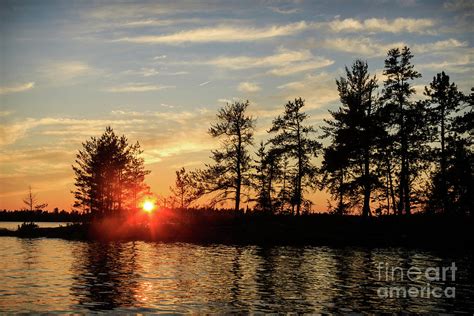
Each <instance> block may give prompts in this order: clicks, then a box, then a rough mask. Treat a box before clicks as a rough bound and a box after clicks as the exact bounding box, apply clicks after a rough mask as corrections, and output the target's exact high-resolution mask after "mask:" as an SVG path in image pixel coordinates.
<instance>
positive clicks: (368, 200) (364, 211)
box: [362, 146, 371, 217]
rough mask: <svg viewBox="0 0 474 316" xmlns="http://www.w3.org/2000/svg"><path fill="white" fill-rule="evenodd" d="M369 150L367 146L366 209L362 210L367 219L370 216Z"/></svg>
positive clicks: (365, 165) (365, 161)
mask: <svg viewBox="0 0 474 316" xmlns="http://www.w3.org/2000/svg"><path fill="white" fill-rule="evenodd" d="M369 167H370V166H369V148H368V147H367V146H366V148H365V152H364V207H363V209H362V215H363V216H364V217H367V216H369V215H371V214H370V191H371V188H370V179H369V172H370V168H369Z"/></svg>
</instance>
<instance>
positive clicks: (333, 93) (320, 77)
mask: <svg viewBox="0 0 474 316" xmlns="http://www.w3.org/2000/svg"><path fill="white" fill-rule="evenodd" d="M337 76H338V74H337V73H327V72H322V73H320V74H317V75H313V74H307V75H306V76H305V77H304V78H303V79H302V80H298V81H291V82H288V83H286V84H283V85H280V86H278V89H279V90H281V91H282V93H283V94H282V95H281V96H280V98H282V99H284V100H292V99H295V98H298V97H303V98H304V99H305V100H306V109H308V110H309V109H318V108H322V107H324V106H327V105H329V104H330V103H331V102H336V101H337V100H338V99H339V95H338V92H337V89H336V83H335V78H336V77H337Z"/></svg>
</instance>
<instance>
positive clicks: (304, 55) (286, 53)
mask: <svg viewBox="0 0 474 316" xmlns="http://www.w3.org/2000/svg"><path fill="white" fill-rule="evenodd" d="M205 63H206V64H210V65H214V66H217V67H220V68H228V69H232V70H240V69H248V68H273V69H271V70H269V71H268V73H269V74H272V75H276V76H287V75H292V74H295V73H299V72H304V71H308V70H313V69H317V68H322V67H326V66H329V65H332V64H333V63H334V61H333V60H331V59H328V58H324V57H319V56H314V55H313V54H312V53H311V52H310V51H309V50H297V51H292V50H287V49H283V48H280V49H278V51H277V52H276V53H275V54H273V55H267V56H259V57H254V56H227V57H226V56H222V57H218V58H215V59H212V60H210V61H206V62H205Z"/></svg>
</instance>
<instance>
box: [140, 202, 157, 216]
mask: <svg viewBox="0 0 474 316" xmlns="http://www.w3.org/2000/svg"><path fill="white" fill-rule="evenodd" d="M154 209H155V204H154V203H153V202H152V201H145V202H144V203H143V210H144V211H145V212H148V213H151V212H152V211H153V210H154Z"/></svg>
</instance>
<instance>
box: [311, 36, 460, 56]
mask: <svg viewBox="0 0 474 316" xmlns="http://www.w3.org/2000/svg"><path fill="white" fill-rule="evenodd" d="M320 46H321V47H325V48H326V49H332V50H336V51H341V52H347V53H353V54H357V55H359V56H368V57H377V56H384V55H386V54H387V51H388V50H389V49H391V48H395V47H403V46H409V47H410V48H411V50H412V52H414V53H418V54H424V53H434V52H441V51H447V50H453V49H457V48H463V47H467V46H468V43H467V42H461V41H459V40H457V39H447V40H441V41H436V42H432V43H424V44H417V43H414V44H412V45H410V44H408V43H406V42H391V43H384V42H380V41H376V40H373V39H372V38H370V37H355V38H354V37H351V38H349V37H345V38H340V37H338V38H330V39H327V40H324V41H323V42H322V43H321V45H320Z"/></svg>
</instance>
